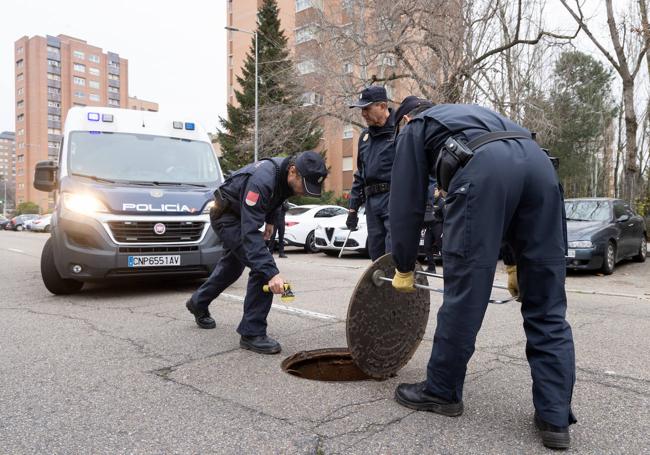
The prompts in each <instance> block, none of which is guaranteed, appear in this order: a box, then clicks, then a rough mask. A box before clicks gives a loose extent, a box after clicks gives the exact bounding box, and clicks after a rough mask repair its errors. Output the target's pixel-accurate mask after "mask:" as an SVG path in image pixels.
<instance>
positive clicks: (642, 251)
mask: <svg viewBox="0 0 650 455" xmlns="http://www.w3.org/2000/svg"><path fill="white" fill-rule="evenodd" d="M647 255H648V241H647V240H646V238H645V232H644V233H643V237H641V245H639V253H638V254H637V255H636V256H634V258H633V259H634V260H635V261H637V262H645V258H646V256H647Z"/></svg>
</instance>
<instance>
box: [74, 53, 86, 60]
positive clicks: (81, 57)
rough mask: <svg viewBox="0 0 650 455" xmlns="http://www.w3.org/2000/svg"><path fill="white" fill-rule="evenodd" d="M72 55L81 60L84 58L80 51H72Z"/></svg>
mask: <svg viewBox="0 0 650 455" xmlns="http://www.w3.org/2000/svg"><path fill="white" fill-rule="evenodd" d="M72 56H73V57H74V58H78V59H79V60H83V59H85V58H86V55H85V54H84V53H83V52H81V51H72Z"/></svg>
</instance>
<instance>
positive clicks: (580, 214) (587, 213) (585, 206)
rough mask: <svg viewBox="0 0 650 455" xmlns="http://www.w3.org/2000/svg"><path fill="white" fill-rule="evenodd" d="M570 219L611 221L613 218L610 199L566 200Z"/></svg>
mask: <svg viewBox="0 0 650 455" xmlns="http://www.w3.org/2000/svg"><path fill="white" fill-rule="evenodd" d="M564 207H565V209H566V219H567V220H568V221H609V220H611V218H612V214H611V205H610V203H609V201H566V202H565V203H564Z"/></svg>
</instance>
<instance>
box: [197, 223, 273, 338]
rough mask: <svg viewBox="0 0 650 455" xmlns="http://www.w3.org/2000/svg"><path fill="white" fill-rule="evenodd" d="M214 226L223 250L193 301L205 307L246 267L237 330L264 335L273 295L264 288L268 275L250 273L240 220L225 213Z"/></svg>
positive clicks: (202, 307) (246, 334)
mask: <svg viewBox="0 0 650 455" xmlns="http://www.w3.org/2000/svg"><path fill="white" fill-rule="evenodd" d="M213 229H214V230H215V231H216V232H217V234H218V235H219V238H221V240H222V242H223V246H224V250H225V251H224V254H223V256H222V257H221V260H220V261H219V262H218V263H217V266H216V267H215V268H214V270H213V271H212V274H210V277H209V278H208V279H207V280H206V281H205V282H204V283H203V284H202V285H201V287H199V288H198V289H197V290H196V292H195V293H194V294H193V295H192V300H193V301H194V303H195V304H196V305H197V307H198V308H200V309H205V310H207V309H208V305H210V303H211V302H212V301H213V300H214V299H216V298H217V297H218V296H219V294H221V293H222V292H223V291H224V290H225V289H226V288H228V287H229V286H230V285H232V284H233V283H234V282H235V281H237V280H238V279H239V277H240V276H241V274H242V273H243V272H244V268H245V267H249V268H251V272H250V274H249V276H248V285H247V288H246V297H245V298H244V315H243V317H242V320H241V322H240V323H239V326H238V327H237V333H239V334H240V335H244V336H257V335H266V325H267V323H266V317H267V316H268V314H269V311H270V310H271V303H272V302H273V294H272V293H270V292H264V291H263V287H264V285H265V284H267V283H268V281H269V278H268V277H265V276H264V275H263V274H261V273H256V272H253V271H252V267H251V265H250V264H249V261H248V259H247V258H246V253H245V251H244V247H243V245H242V235H241V221H240V220H239V218H238V217H236V216H234V215H232V214H229V213H226V214H224V215H223V216H222V217H221V218H220V219H219V220H218V221H217V222H216V223H214V225H213Z"/></svg>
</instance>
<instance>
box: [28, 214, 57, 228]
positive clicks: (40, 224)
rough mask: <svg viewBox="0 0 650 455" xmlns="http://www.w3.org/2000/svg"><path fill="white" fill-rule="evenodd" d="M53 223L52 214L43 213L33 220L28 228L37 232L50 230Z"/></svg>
mask: <svg viewBox="0 0 650 455" xmlns="http://www.w3.org/2000/svg"><path fill="white" fill-rule="evenodd" d="M51 223H52V215H51V214H50V215H43V216H42V217H40V218H37V219H35V220H32V221H31V223H30V225H29V228H28V229H29V230H30V231H37V232H50V229H51V228H52V226H51Z"/></svg>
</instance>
